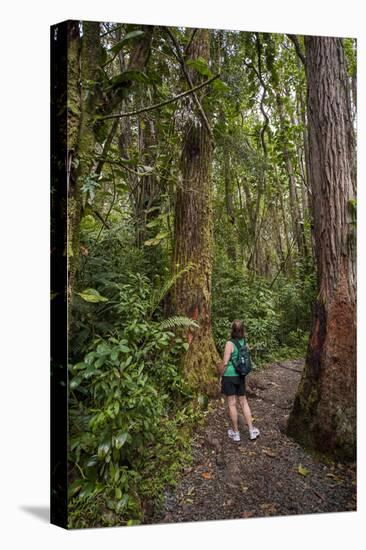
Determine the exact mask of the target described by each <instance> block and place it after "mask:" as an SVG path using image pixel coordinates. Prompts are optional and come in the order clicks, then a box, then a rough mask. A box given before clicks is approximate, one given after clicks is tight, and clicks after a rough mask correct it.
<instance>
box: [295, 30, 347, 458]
mask: <svg viewBox="0 0 366 550" xmlns="http://www.w3.org/2000/svg"><path fill="white" fill-rule="evenodd" d="M305 45H306V69H307V81H308V126H309V128H308V129H309V165H310V166H309V167H310V174H309V176H310V184H311V187H312V199H313V205H312V206H313V215H314V235H315V245H316V247H315V248H316V260H317V273H318V289H319V294H318V298H317V302H316V306H315V315H314V320H313V327H312V331H311V335H310V339H309V344H308V351H307V357H306V365H305V370H304V373H303V376H302V379H301V382H300V385H299V388H298V392H297V395H296V398H295V402H294V406H293V410H292V412H291V415H290V418H289V423H288V432H289V434H291V435H293V436H294V437H295V438H296V439H297V440H298V441H300V442H302V443H303V444H305V445H307V446H311V447H314V448H316V449H319V450H321V451H324V452H329V453H331V454H333V455H336V456H338V457H340V458H345V459H353V458H354V457H355V452H356V275H355V257H354V256H355V250H354V237H355V236H354V234H353V231H354V228H353V226H352V224H350V223H349V222H350V219H349V206H350V203H349V201H350V200H351V199H352V198H353V191H352V190H353V188H354V186H353V182H352V177H353V173H354V172H353V162H354V139H353V129H352V123H351V118H350V112H349V108H348V102H347V90H346V86H347V75H346V72H345V64H344V53H343V47H342V41H341V39H337V38H321V37H305Z"/></svg>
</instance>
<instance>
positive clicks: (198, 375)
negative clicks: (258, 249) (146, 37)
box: [171, 29, 219, 394]
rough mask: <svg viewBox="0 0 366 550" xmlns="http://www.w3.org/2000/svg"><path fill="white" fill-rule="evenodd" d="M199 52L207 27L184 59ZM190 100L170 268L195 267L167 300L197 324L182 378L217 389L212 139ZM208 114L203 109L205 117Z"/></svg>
mask: <svg viewBox="0 0 366 550" xmlns="http://www.w3.org/2000/svg"><path fill="white" fill-rule="evenodd" d="M198 57H201V58H203V59H204V60H205V61H206V62H209V59H210V41H209V32H208V31H207V30H204V29H199V30H197V31H196V33H195V36H194V39H193V40H192V43H191V45H190V48H189V52H188V53H187V59H196V58H198ZM189 76H190V78H191V81H192V84H193V85H196V84H198V83H199V82H200V81H201V79H202V76H200V75H199V74H198V73H197V72H196V71H195V70H194V69H192V68H190V69H189ZM205 92H206V93H207V90H206V91H205ZM200 99H201V100H202V96H201V97H200ZM189 101H190V104H189V112H188V113H187V116H186V124H185V128H184V134H183V146H182V157H181V176H182V178H181V181H180V182H179V185H178V189H177V196H176V206H175V228H174V235H175V236H174V253H173V273H175V272H177V271H179V270H181V269H182V268H184V267H186V266H187V264H189V263H192V265H193V268H192V269H190V270H189V271H188V272H186V273H185V274H184V275H182V276H181V277H180V278H179V279H178V280H177V282H176V284H175V287H174V289H173V292H172V297H171V298H172V304H171V305H172V309H173V312H174V313H175V314H177V315H186V316H188V317H190V318H192V319H195V320H196V321H197V322H198V323H199V325H200V328H199V329H198V330H195V331H193V332H190V333H189V334H188V341H189V344H190V345H189V349H188V352H187V354H186V356H185V359H184V365H183V368H184V371H185V375H186V378H187V380H188V382H189V383H190V384H191V385H192V386H193V387H195V388H196V390H197V392H206V393H207V394H215V392H216V391H217V374H216V372H217V371H216V365H217V363H218V361H219V356H218V353H217V350H216V347H215V343H214V340H213V337H212V331H211V271H212V244H213V224H212V188H211V162H212V141H211V136H210V133H209V129H208V128H207V124H206V123H204V119H203V117H202V114H201V113H200V112H199V111H198V110H196V107H195V105H194V103H193V101H192V98H190V99H189ZM209 118H210V117H209V114H208V112H207V109H206V121H207V122H209Z"/></svg>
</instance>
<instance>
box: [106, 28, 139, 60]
mask: <svg viewBox="0 0 366 550" xmlns="http://www.w3.org/2000/svg"><path fill="white" fill-rule="evenodd" d="M143 34H144V31H132V32H129V33H127V34H126V35H125V36H124V37H123V38H122V40H120V41H119V42H118V43H117V44H115V45H114V46H113V48H111V49H110V51H111V52H112V53H114V54H117V53H118V52H119V51H121V50H122V48H123V46H125V44H126V43H127V42H129V40H132V39H133V38H138V37H139V36H142V35H143Z"/></svg>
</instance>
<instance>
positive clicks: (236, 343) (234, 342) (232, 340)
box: [230, 338, 247, 353]
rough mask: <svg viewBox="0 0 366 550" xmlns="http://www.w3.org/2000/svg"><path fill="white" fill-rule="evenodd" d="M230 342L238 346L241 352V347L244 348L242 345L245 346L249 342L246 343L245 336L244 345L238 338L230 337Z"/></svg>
mask: <svg viewBox="0 0 366 550" xmlns="http://www.w3.org/2000/svg"><path fill="white" fill-rule="evenodd" d="M230 342H232V343H233V344H234V345H235V347H236V348H237V350H238V352H239V353H240V350H241V348H242V347H243V348H245V347H246V345H247V343H246V341H245V338H244V344H243V345H241V344H240V342H239V340H237V339H236V338H231V339H230Z"/></svg>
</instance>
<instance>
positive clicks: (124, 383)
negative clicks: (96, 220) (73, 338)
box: [69, 274, 202, 527]
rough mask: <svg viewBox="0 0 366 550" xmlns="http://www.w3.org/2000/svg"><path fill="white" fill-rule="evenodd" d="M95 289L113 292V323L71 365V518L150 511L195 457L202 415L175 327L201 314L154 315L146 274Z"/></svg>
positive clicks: (110, 518)
mask: <svg viewBox="0 0 366 550" xmlns="http://www.w3.org/2000/svg"><path fill="white" fill-rule="evenodd" d="M90 291H91V289H89V290H88V292H89V294H88V293H86V294H85V296H88V295H91V294H90ZM102 291H103V293H104V294H102ZM96 292H97V295H98V296H100V297H102V298H104V297H105V296H104V295H106V296H107V295H108V296H109V297H110V302H111V303H110V302H109V298H107V299H108V302H102V303H103V304H109V306H110V311H111V314H112V318H113V319H114V323H113V326H112V327H111V329H110V330H109V331H105V332H104V333H103V334H102V335H96V336H95V337H94V338H93V340H92V341H91V342H90V344H89V346H88V350H87V352H86V353H85V355H84V356H83V357H82V358H81V360H79V361H77V362H76V363H72V364H70V365H69V433H70V442H69V481H70V486H69V512H70V516H69V517H70V519H69V523H70V527H82V526H86V525H89V526H92V525H108V524H115V522H116V520H118V523H119V524H127V523H128V524H131V523H139V522H146V521H148V519H149V514H151V510H150V512H149V510H148V509H147V508H146V507H147V503H149V502H152V503H153V509H156V506H157V505H158V503H159V502H160V501H161V498H162V495H163V490H164V487H165V486H166V485H168V484H171V483H174V482H175V481H176V479H177V472H178V471H179V470H181V469H182V468H183V467H184V466H185V465H186V464H187V462H189V460H190V458H189V457H190V454H189V430H190V426H192V424H193V423H194V422H196V421H197V420H198V419H199V418H202V411H201V412H200V406H199V401H197V400H194V401H192V398H193V394H192V392H191V390H190V388H189V386H188V385H187V383H186V382H185V380H184V378H183V375H182V373H181V369H180V364H181V358H182V356H183V354H184V353H185V351H186V349H187V344H186V343H185V342H184V341H183V339H182V338H181V337H180V335H179V334H178V333H179V332H180V330H178V331H177V330H176V329H182V328H184V327H187V326H190V325H192V328H193V326H195V323H194V322H193V321H191V320H189V319H187V318H184V317H173V318H170V319H168V320H165V321H161V320H159V319H158V318H155V319H153V318H152V310H151V307H152V305H154V300H153V296H152V291H151V286H150V283H149V281H148V279H147V278H146V277H144V276H143V275H141V274H130V276H129V282H128V283H113V284H112V285H111V288H107V287H106V286H105V287H104V288H103V289H102V288H99V289H98V290H96ZM94 295H95V296H96V294H94ZM98 304H99V305H100V302H97V303H95V304H94V305H95V306H96V307H98ZM86 502H88V503H89V505H88V506H86V505H85V503H86ZM150 508H151V506H150ZM88 510H89V512H88ZM93 510H97V512H95V513H93V512H90V511H93Z"/></svg>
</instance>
